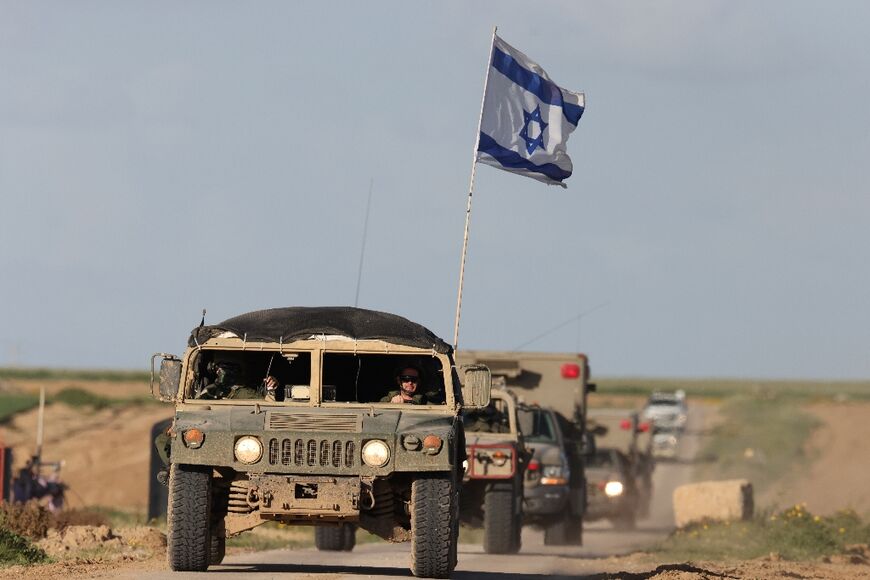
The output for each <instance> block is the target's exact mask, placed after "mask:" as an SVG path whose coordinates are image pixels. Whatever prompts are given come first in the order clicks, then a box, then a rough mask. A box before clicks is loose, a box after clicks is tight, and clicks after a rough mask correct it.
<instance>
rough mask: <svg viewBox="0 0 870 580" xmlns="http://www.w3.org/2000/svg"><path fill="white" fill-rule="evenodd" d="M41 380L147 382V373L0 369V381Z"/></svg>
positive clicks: (148, 378) (97, 370)
mask: <svg viewBox="0 0 870 580" xmlns="http://www.w3.org/2000/svg"><path fill="white" fill-rule="evenodd" d="M2 379H8V380H15V379H18V380H43V381H64V380H66V381H106V382H120V381H149V380H150V379H151V373H150V372H148V371H130V370H117V369H53V368H31V367H0V380H2Z"/></svg>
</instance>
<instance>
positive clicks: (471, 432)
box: [460, 388, 530, 554]
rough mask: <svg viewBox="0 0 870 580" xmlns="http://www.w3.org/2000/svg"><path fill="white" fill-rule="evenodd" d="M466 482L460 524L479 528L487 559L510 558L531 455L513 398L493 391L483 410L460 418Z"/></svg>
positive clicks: (516, 547) (517, 535) (518, 541)
mask: <svg viewBox="0 0 870 580" xmlns="http://www.w3.org/2000/svg"><path fill="white" fill-rule="evenodd" d="M462 421H463V423H464V425H465V454H466V456H467V459H466V460H465V461H466V469H465V477H464V478H463V482H462V491H461V493H460V501H461V504H460V505H461V509H460V521H461V522H463V523H465V524H467V525H470V526H472V527H481V526H482V527H483V530H484V533H483V549H484V551H485V552H486V553H487V554H515V553H517V552H518V551H519V550H520V546H521V535H522V528H523V474H524V473H525V470H526V465H527V464H528V461H529V455H530V452H529V451H528V450H527V449H526V447H525V444H524V442H523V435H522V433H521V432H520V430H519V420H518V417H517V401H516V397H515V396H514V395H513V393H511V392H509V391H507V390H504V389H498V388H495V389H492V400H491V401H490V404H489V405H488V406H487V407H484V408H483V409H478V410H468V411H463V412H462Z"/></svg>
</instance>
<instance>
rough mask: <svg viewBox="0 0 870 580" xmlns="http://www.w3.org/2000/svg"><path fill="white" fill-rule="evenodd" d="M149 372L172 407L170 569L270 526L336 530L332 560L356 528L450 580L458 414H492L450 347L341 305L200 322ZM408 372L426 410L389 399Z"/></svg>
mask: <svg viewBox="0 0 870 580" xmlns="http://www.w3.org/2000/svg"><path fill="white" fill-rule="evenodd" d="M157 358H162V361H161V363H160V369H159V381H158V382H159V390H158V391H157V392H156V393H155V392H154V388H155V370H154V368H155V359H157ZM151 362H152V385H151V388H152V394H154V395H155V396H156V397H157V398H159V399H160V400H162V401H167V402H173V403H174V404H175V417H174V420H173V425H172V428H171V429H170V431H169V434H168V435H169V440H170V441H169V443H170V445H169V448H170V453H169V465H170V468H169V482H168V485H169V509H168V515H167V539H168V549H167V550H168V559H169V565H170V567H171V568H172V569H173V570H190V571H202V570H206V569H207V568H208V566H209V565H210V564H217V563H219V562H220V561H221V559H222V558H223V553H224V546H225V541H226V538H227V537H230V536H234V535H236V534H239V533H241V532H243V531H245V530H249V529H251V528H254V527H256V526H258V525H260V524H262V523H265V522H268V521H277V522H284V523H287V524H307V525H318V526H333V527H334V529H335V530H341V531H340V532H336V533H335V534H334V535H333V539H334V540H336V544H337V545H333V546H332V547H333V548H335V549H348V548H349V547H352V545H351V544H352V539H351V534H350V533H349V531H353V530H352V528H349V527H348V525H349V524H350V525H352V526H357V525H358V526H359V527H361V528H363V529H365V530H368V531H369V532H371V533H373V534H376V535H378V536H380V537H382V538H384V539H386V540H389V541H393V542H400V541H410V542H411V566H410V568H411V571H412V572H413V573H414V575H416V576H423V577H431V578H443V577H447V576H449V574H450V572H451V571H452V570H453V568H454V567H455V565H456V559H457V550H456V543H457V535H458V527H459V517H458V516H459V514H458V510H459V501H458V489H459V482H460V481H461V478H462V461H463V460H464V456H465V440H464V429H463V426H462V421H461V419H460V417H459V411H460V408H479V407H485V406H486V405H487V404H488V403H489V398H490V389H491V377H490V373H489V370H488V369H487V368H486V367H485V366H482V365H472V366H468V367H466V368H463V369H457V368H456V366H455V364H454V361H453V353H452V348H451V347H450V346H449V345H448V344H446V343H445V342H444V341H442V340H441V339H440V338H438V337H437V336H435V335H434V334H433V333H432V332H430V331H429V330H427V329H426V328H424V327H423V326H420V325H418V324H415V323H413V322H411V321H409V320H407V319H405V318H402V317H399V316H395V315H392V314H387V313H383V312H376V311H371V310H363V309H358V308H346V307H321V308H304V307H290V308H275V309H271V310H262V311H256V312H250V313H248V314H243V315H240V316H237V317H234V318H230V319H228V320H226V321H224V322H221V323H219V324H216V325H213V326H205V325H200V326H199V327H198V328H195V329H194V330H193V331H192V332H191V335H190V339H189V341H188V348H187V349H186V351H185V352H184V354H183V355H182V356H181V357H176V356H173V355H169V354H165V353H157V354H155V355H154V356H153V357H152V359H151ZM409 369H414V370H416V371H418V372H417V373H416V374H418V375H419V377H420V378H419V380H418V381H417V383H419V384H417V387H416V388H417V390H418V391H419V392H420V393H421V394H422V393H425V396H421V398H420V400H419V401H417V402H419V403H421V404H402V403H393V402H389V401H390V398H389V397H390V393H391V391H394V390H395V389H396V388H397V386H396V385H397V376H398V374H399V373H407V372H408V371H409ZM460 376H462V378H463V381H462V382H461V383H460ZM402 378H404V377H402ZM415 384H416V383H415ZM275 385H278V387H277V388H274V386H275ZM270 386H271V387H270ZM384 399H386V401H387V402H384Z"/></svg>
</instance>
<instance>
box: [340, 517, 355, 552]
mask: <svg viewBox="0 0 870 580" xmlns="http://www.w3.org/2000/svg"><path fill="white" fill-rule="evenodd" d="M342 530H343V531H344V545H343V546H342V548H341V549H342V551H344V552H350V551H352V550H353V548H354V546H356V526H355V525H353V524H345V525H344V526H342Z"/></svg>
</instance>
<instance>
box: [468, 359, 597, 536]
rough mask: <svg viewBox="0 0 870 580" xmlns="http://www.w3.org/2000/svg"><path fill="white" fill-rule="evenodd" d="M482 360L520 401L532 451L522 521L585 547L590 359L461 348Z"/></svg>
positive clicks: (472, 361)
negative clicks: (585, 454)
mask: <svg viewBox="0 0 870 580" xmlns="http://www.w3.org/2000/svg"><path fill="white" fill-rule="evenodd" d="M457 361H458V362H460V363H463V364H482V365H485V366H486V367H487V368H489V369H490V371H491V372H492V377H493V381H498V382H499V383H500V384H503V385H504V386H505V387H506V388H507V389H508V390H510V391H512V392H514V393H515V394H516V395H517V397H518V398H519V400H520V401H521V402H524V403H526V404H525V405H521V406H520V413H519V419H520V431H522V433H523V435H524V437H525V441H526V445H527V446H528V447H529V448H530V450H532V453H533V456H532V459H531V460H530V461H529V465H528V468H527V469H526V474H525V478H524V484H523V494H524V499H523V521H524V522H525V523H527V524H531V525H534V526H538V527H542V528H543V529H544V541H545V543H547V544H548V545H581V544H582V542H583V510H584V509H585V505H586V480H585V477H584V474H583V452H584V450H583V448H584V441H585V437H586V435H585V433H586V400H587V395H588V394H589V392H591V391H594V390H595V385H594V384H591V383H590V382H589V361H588V359H587V358H586V355H584V354H578V353H536V352H507V351H480V350H478V351H470V350H468V351H460V352H458V353H457Z"/></svg>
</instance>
